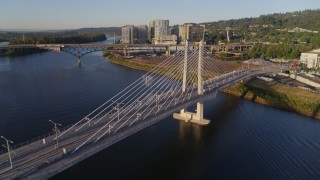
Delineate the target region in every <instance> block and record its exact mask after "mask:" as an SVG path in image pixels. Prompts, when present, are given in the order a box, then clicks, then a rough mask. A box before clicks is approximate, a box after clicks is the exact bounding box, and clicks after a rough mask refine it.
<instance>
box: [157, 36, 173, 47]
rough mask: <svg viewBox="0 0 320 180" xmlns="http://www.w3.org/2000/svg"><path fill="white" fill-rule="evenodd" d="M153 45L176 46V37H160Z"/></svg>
mask: <svg viewBox="0 0 320 180" xmlns="http://www.w3.org/2000/svg"><path fill="white" fill-rule="evenodd" d="M154 44H156V45H157V44H161V45H177V36H176V35H162V36H159V38H158V39H156V40H155V41H154Z"/></svg>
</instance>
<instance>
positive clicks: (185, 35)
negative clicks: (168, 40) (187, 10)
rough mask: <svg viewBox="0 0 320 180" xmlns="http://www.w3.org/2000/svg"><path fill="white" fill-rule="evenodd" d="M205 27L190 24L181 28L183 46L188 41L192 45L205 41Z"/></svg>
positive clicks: (180, 34)
mask: <svg viewBox="0 0 320 180" xmlns="http://www.w3.org/2000/svg"><path fill="white" fill-rule="evenodd" d="M204 32H205V25H202V24H194V23H188V24H184V25H181V26H179V36H180V37H179V40H180V41H181V44H185V42H186V40H189V42H191V43H197V42H200V41H201V40H202V39H203V36H204Z"/></svg>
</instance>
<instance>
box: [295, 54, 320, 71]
mask: <svg viewBox="0 0 320 180" xmlns="http://www.w3.org/2000/svg"><path fill="white" fill-rule="evenodd" d="M300 60H301V63H302V64H305V65H306V66H307V67H308V68H319V67H320V49H319V50H314V51H311V52H307V53H301V56H300Z"/></svg>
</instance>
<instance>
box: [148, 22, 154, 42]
mask: <svg viewBox="0 0 320 180" xmlns="http://www.w3.org/2000/svg"><path fill="white" fill-rule="evenodd" d="M154 26H155V24H154V20H153V21H150V22H149V27H148V40H149V43H152V40H153V39H154ZM152 44H153V43H152Z"/></svg>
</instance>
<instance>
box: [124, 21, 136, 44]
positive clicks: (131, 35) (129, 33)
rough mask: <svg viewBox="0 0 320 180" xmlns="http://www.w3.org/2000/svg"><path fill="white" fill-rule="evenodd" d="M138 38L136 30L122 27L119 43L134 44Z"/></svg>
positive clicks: (131, 26)
mask: <svg viewBox="0 0 320 180" xmlns="http://www.w3.org/2000/svg"><path fill="white" fill-rule="evenodd" d="M137 38H138V29H137V27H134V26H133V25H126V26H123V27H122V33H121V42H122V43H123V44H134V43H135V41H136V39H137Z"/></svg>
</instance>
